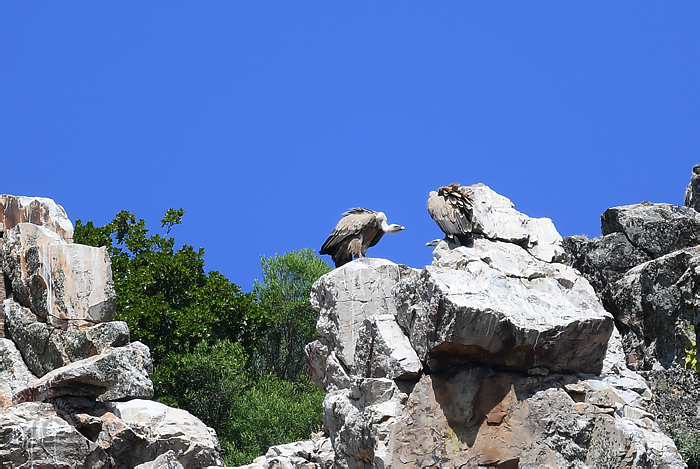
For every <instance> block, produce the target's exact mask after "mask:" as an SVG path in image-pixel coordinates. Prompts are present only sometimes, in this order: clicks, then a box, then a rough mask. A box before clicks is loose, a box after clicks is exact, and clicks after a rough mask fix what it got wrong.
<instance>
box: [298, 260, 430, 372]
mask: <svg viewBox="0 0 700 469" xmlns="http://www.w3.org/2000/svg"><path fill="white" fill-rule="evenodd" d="M416 272H417V271H416V270H415V269H411V268H410V267H406V266H405V265H399V264H394V263H393V262H390V261H387V260H385V259H374V258H362V259H357V260H355V261H352V262H350V263H348V264H345V265H344V266H342V267H340V268H338V269H334V270H333V271H331V272H329V273H327V274H325V275H324V276H322V277H321V278H320V279H318V280H317V281H316V282H315V283H314V285H313V287H312V288H311V304H312V306H313V307H314V309H315V310H316V311H318V312H319V319H318V323H317V325H316V328H317V329H318V332H319V334H320V335H321V337H323V338H324V339H325V340H326V341H327V343H328V344H330V345H331V347H332V350H334V351H335V352H336V355H337V356H338V358H339V359H340V360H341V361H342V362H343V364H344V365H345V366H348V367H350V366H352V363H353V359H354V355H355V343H356V342H357V338H358V336H359V332H360V329H361V327H362V324H363V323H364V320H365V319H366V318H368V317H370V316H374V315H377V314H395V311H396V307H395V305H394V296H393V294H392V292H391V289H392V287H393V286H394V285H395V284H396V283H397V282H399V281H400V280H402V279H405V278H407V277H411V276H413V275H415V274H416Z"/></svg>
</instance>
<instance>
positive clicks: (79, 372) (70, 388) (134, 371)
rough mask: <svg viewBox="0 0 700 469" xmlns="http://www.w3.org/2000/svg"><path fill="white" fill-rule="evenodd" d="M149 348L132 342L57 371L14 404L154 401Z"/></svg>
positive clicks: (20, 393)
mask: <svg viewBox="0 0 700 469" xmlns="http://www.w3.org/2000/svg"><path fill="white" fill-rule="evenodd" d="M152 373H153V364H152V363H151V356H150V352H149V350H148V347H146V346H145V345H143V344H142V343H141V342H132V343H130V344H128V345H126V346H124V347H116V348H110V349H107V350H105V351H104V353H102V354H100V355H95V356H93V357H90V358H86V359H84V360H79V361H76V362H73V363H71V364H69V365H66V366H63V367H61V368H57V369H55V370H53V371H51V372H50V373H47V374H45V375H44V376H43V377H42V378H40V379H38V380H36V381H34V382H32V383H31V384H30V385H29V386H28V387H26V388H24V389H22V390H20V391H18V392H17V393H16V394H15V396H14V402H16V403H21V402H28V401H43V400H46V399H49V398H52V397H59V396H83V397H90V398H94V399H97V400H98V401H113V400H120V399H130V398H151V397H153V383H152V382H151V379H150V375H151V374H152Z"/></svg>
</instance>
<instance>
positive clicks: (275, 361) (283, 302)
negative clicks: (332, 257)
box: [253, 249, 331, 381]
mask: <svg viewBox="0 0 700 469" xmlns="http://www.w3.org/2000/svg"><path fill="white" fill-rule="evenodd" d="M260 264H261V267H262V270H263V280H262V281H259V280H256V281H255V284H254V286H253V292H254V293H255V294H256V295H257V297H258V299H259V301H260V305H261V306H262V308H263V309H264V310H265V312H266V316H267V317H268V318H269V319H270V321H271V327H270V328H269V329H268V330H267V332H266V334H265V336H264V338H263V340H262V345H263V346H262V348H261V350H260V353H259V354H258V356H257V357H256V364H257V366H258V370H259V372H260V373H261V374H262V375H266V374H268V373H273V374H275V375H276V376H278V377H280V378H282V379H285V380H288V381H298V380H299V379H300V377H301V376H303V375H305V374H306V358H305V356H304V346H305V345H306V344H307V343H309V342H311V341H313V340H314V339H315V338H316V336H317V333H316V319H317V315H316V312H315V311H314V310H313V309H312V308H311V303H310V301H309V294H310V293H311V286H312V284H313V283H314V282H315V281H316V280H317V279H318V278H319V277H320V276H321V275H323V274H325V273H326V272H328V271H330V270H331V268H330V266H329V265H328V264H327V263H326V262H324V261H323V260H321V259H320V258H319V257H318V256H317V255H316V254H315V253H314V252H313V251H312V250H311V249H301V250H299V251H292V252H288V253H286V254H283V255H274V256H271V257H265V256H262V257H261V259H260Z"/></svg>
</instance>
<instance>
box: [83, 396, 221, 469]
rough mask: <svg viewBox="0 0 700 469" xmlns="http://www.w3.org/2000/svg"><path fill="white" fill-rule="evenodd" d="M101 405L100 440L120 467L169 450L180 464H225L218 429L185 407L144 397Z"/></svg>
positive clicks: (145, 460)
mask: <svg viewBox="0 0 700 469" xmlns="http://www.w3.org/2000/svg"><path fill="white" fill-rule="evenodd" d="M99 409H100V411H99V412H98V414H97V415H98V416H99V417H100V418H102V419H103V421H104V423H103V426H102V428H103V430H102V433H101V434H100V436H99V437H98V439H97V441H98V442H100V443H101V444H103V445H105V446H107V447H109V448H110V449H109V451H110V454H111V455H112V457H113V458H114V460H115V462H116V463H117V465H118V467H134V466H136V465H138V464H143V463H146V462H150V461H154V460H155V459H156V458H158V457H159V456H160V455H162V454H163V453H166V452H168V451H172V452H173V453H174V454H175V456H176V459H177V462H178V463H179V464H180V465H181V466H180V467H182V466H184V467H207V466H222V465H223V460H222V459H221V456H220V454H219V442H218V440H217V438H216V433H215V432H214V430H213V429H211V428H209V427H207V426H206V425H204V423H202V421H201V420H199V419H198V418H196V417H195V416H193V415H192V414H190V413H189V412H187V411H185V410H182V409H174V408H172V407H168V406H166V405H164V404H161V403H159V402H154V401H147V400H142V399H133V400H130V401H126V402H108V403H104V404H101V406H100V408H99ZM155 467H158V466H155ZM165 467H167V466H165ZM175 467H177V466H175Z"/></svg>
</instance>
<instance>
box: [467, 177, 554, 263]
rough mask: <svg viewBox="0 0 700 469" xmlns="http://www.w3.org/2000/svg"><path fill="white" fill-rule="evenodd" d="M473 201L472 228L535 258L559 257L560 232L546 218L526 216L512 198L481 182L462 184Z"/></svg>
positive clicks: (550, 258)
mask: <svg viewBox="0 0 700 469" xmlns="http://www.w3.org/2000/svg"><path fill="white" fill-rule="evenodd" d="M463 190H464V191H465V192H466V193H467V194H468V195H469V197H470V198H471V199H472V201H473V207H472V210H473V213H472V223H473V228H472V231H473V232H474V233H476V234H480V235H482V236H484V237H486V238H489V239H491V240H499V241H506V242H510V243H515V244H518V245H520V246H522V247H523V248H525V249H527V250H528V251H529V252H530V254H532V255H533V256H535V257H536V258H538V259H540V260H543V261H546V262H553V261H559V260H561V259H562V258H563V255H564V250H563V248H562V246H561V241H562V238H561V235H559V233H558V232H557V230H556V228H555V227H554V223H552V220H550V219H549V218H530V217H528V216H527V215H525V214H523V213H520V212H518V211H517V210H515V206H514V205H513V202H511V201H510V200H509V199H508V198H506V197H504V196H502V195H500V194H498V193H496V192H494V191H493V190H492V189H491V188H490V187H488V186H487V185H485V184H474V185H473V186H465V187H464V188H463Z"/></svg>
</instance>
